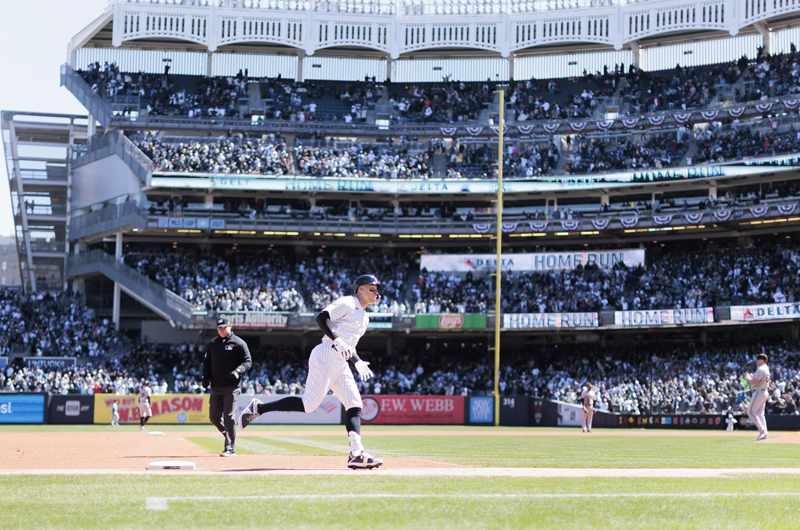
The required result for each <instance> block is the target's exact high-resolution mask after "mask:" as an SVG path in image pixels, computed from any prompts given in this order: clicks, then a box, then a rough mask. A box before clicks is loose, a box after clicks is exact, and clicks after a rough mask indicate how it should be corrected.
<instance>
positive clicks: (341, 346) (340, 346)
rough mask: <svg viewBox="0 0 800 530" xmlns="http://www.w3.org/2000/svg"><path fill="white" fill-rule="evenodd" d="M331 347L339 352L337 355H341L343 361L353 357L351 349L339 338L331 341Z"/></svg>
mask: <svg viewBox="0 0 800 530" xmlns="http://www.w3.org/2000/svg"><path fill="white" fill-rule="evenodd" d="M333 347H334V348H335V349H336V351H338V352H339V355H341V356H342V359H344V360H345V361H347V360H349V359H350V357H352V356H353V348H351V347H350V345H349V344H347V343H346V342H345V341H344V339H342V338H341V337H337V339H336V340H335V341H333Z"/></svg>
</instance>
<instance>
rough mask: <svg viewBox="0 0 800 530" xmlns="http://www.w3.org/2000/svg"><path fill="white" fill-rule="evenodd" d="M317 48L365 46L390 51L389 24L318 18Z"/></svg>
mask: <svg viewBox="0 0 800 530" xmlns="http://www.w3.org/2000/svg"><path fill="white" fill-rule="evenodd" d="M317 24H318V34H317V35H316V44H317V49H321V48H327V47H330V46H364V47H367V48H375V49H378V50H381V51H390V42H389V24H386V23H380V24H379V23H374V22H343V21H336V20H318V21H317Z"/></svg>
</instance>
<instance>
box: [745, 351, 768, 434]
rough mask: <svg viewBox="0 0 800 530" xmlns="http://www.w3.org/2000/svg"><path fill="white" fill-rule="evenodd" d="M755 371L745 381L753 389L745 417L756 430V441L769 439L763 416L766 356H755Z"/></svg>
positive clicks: (766, 378)
mask: <svg viewBox="0 0 800 530" xmlns="http://www.w3.org/2000/svg"><path fill="white" fill-rule="evenodd" d="M756 365H758V368H757V369H756V373H755V374H752V375H751V374H747V375H746V376H745V379H746V380H747V381H749V382H750V386H751V387H752V388H753V395H752V397H751V398H750V405H749V406H748V407H747V416H748V417H749V418H750V420H751V421H752V422H753V424H754V425H755V426H756V427H757V428H758V437H756V441H757V442H758V441H760V440H766V439H768V438H769V435H768V434H767V418H766V417H765V416H764V409H765V408H766V406H767V399H768V398H769V396H768V394H767V390H768V389H769V381H770V379H769V366H767V354H766V353H759V354H758V355H756Z"/></svg>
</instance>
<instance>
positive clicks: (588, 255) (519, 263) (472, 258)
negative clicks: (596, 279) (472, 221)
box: [420, 249, 645, 272]
mask: <svg viewBox="0 0 800 530" xmlns="http://www.w3.org/2000/svg"><path fill="white" fill-rule="evenodd" d="M644 263H645V251H644V249H628V250H597V251H576V252H536V253H526V254H505V255H503V257H502V262H501V267H502V268H503V270H511V271H524V272H536V271H547V270H573V269H575V268H576V267H578V266H583V267H585V266H587V265H596V266H597V267H598V268H601V269H612V268H614V266H616V265H617V264H622V265H625V266H626V267H638V266H640V265H642V266H644ZM420 268H421V269H426V270H428V271H430V272H433V271H440V272H467V271H492V270H495V269H496V268H497V256H495V255H494V254H423V255H422V256H421V257H420Z"/></svg>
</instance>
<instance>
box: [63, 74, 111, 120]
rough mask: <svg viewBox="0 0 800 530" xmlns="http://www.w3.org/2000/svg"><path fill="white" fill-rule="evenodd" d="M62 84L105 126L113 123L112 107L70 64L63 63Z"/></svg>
mask: <svg viewBox="0 0 800 530" xmlns="http://www.w3.org/2000/svg"><path fill="white" fill-rule="evenodd" d="M61 86H63V87H66V88H67V90H69V91H70V92H72V94H73V95H74V96H75V97H76V98H78V101H80V103H81V105H83V106H84V107H86V110H88V111H89V114H91V115H92V116H93V117H94V119H95V120H97V121H99V122H100V125H102V126H103V127H108V125H109V124H110V123H111V107H110V106H109V105H108V103H106V102H105V101H103V98H101V97H100V96H98V95H97V94H95V93H94V92H93V91H92V87H90V86H89V84H88V83H87V82H86V81H84V80H83V78H82V77H81V76H80V75H79V74H78V72H76V71H75V70H74V69H73V68H72V67H71V66H69V65H68V64H62V65H61Z"/></svg>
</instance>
